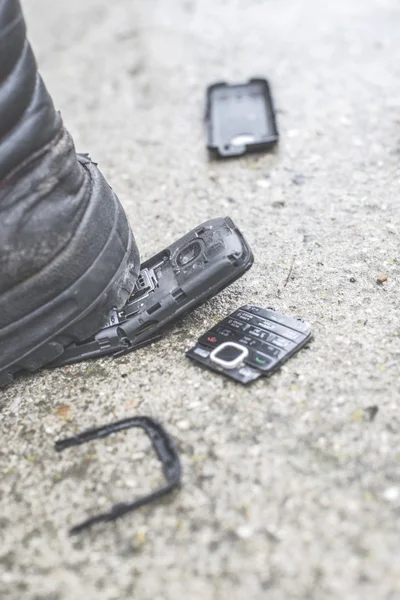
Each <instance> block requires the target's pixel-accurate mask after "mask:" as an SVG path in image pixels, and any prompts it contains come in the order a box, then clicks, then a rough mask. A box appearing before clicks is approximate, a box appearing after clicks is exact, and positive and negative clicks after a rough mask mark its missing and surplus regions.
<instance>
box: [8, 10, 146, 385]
mask: <svg viewBox="0 0 400 600" xmlns="http://www.w3.org/2000/svg"><path fill="white" fill-rule="evenodd" d="M139 267H140V263H139V255H138V252H137V247H136V245H135V242H134V239H133V236H132V232H131V230H130V227H129V223H128V221H127V219H126V215H125V213H124V211H123V209H122V207H121V205H120V203H119V201H118V198H117V197H116V195H115V193H114V192H113V191H112V189H111V188H110V186H109V185H108V184H107V182H106V180H105V179H104V177H103V176H102V174H101V173H100V171H99V169H98V168H97V165H96V164H95V163H93V162H92V161H91V160H90V158H89V157H88V155H77V154H76V153H75V148H74V144H73V141H72V139H71V136H70V135H69V133H68V132H67V131H66V129H65V128H64V125H63V122H62V119H61V116H60V114H59V113H58V112H56V111H55V109H54V106H53V103H52V100H51V97H50V96H49V94H48V92H47V90H46V88H45V86H44V84H43V81H42V79H41V78H40V76H39V74H38V72H37V67H36V62H35V58H34V55H33V52H32V49H31V47H30V45H29V43H28V41H27V39H26V28H25V22H24V19H23V16H22V13H21V6H20V3H19V1H18V0H0V385H1V382H2V381H5V382H6V383H7V382H8V381H9V380H11V378H12V376H13V373H15V372H17V371H18V370H23V369H26V368H28V369H30V370H33V369H34V368H37V367H38V366H40V365H42V364H45V363H46V362H49V361H50V359H51V358H52V357H55V356H58V355H59V353H60V352H61V351H62V346H63V345H64V346H65V344H67V343H68V340H72V339H74V340H76V339H79V337H80V336H83V338H84V337H85V336H87V335H88V334H89V335H91V334H93V333H95V332H96V331H97V330H98V329H99V328H100V326H101V325H102V324H103V323H104V322H105V321H106V318H107V314H108V311H109V310H110V309H111V308H112V307H113V306H118V307H121V306H123V304H124V302H125V301H126V299H127V298H128V297H129V294H130V293H131V291H132V289H133V286H134V283H135V280H136V277H137V274H138V271H139Z"/></svg>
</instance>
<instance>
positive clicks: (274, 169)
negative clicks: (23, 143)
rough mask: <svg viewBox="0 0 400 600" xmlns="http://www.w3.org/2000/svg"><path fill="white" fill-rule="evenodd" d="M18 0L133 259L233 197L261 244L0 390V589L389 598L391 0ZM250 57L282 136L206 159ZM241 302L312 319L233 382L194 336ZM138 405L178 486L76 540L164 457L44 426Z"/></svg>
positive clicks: (152, 475) (394, 208)
mask: <svg viewBox="0 0 400 600" xmlns="http://www.w3.org/2000/svg"><path fill="white" fill-rule="evenodd" d="M23 5H24V8H25V12H26V16H27V20H28V24H29V31H30V38H31V40H32V43H33V46H34V49H35V51H36V53H37V57H38V60H39V64H40V69H41V72H42V74H43V76H44V79H45V81H46V83H47V85H48V87H49V89H50V91H51V92H52V94H53V96H54V100H55V103H56V105H57V106H58V108H59V109H60V110H61V111H62V114H63V117H64V120H65V122H66V123H67V125H68V126H69V128H70V130H71V132H72V134H73V135H74V137H75V141H76V145H77V149H78V150H79V151H90V153H91V155H92V157H93V158H94V159H96V160H98V161H99V163H100V166H101V168H102V170H103V172H104V173H105V174H106V176H107V177H108V179H109V181H110V183H112V185H113V187H114V189H115V190H116V191H117V192H118V194H119V196H120V198H121V200H122V202H123V204H124V206H125V208H126V210H127V212H128V214H129V218H130V220H131V222H132V225H133V228H134V231H135V233H136V236H137V240H138V243H139V246H140V248H141V251H142V256H143V257H148V256H150V255H151V254H153V253H154V252H155V251H158V250H160V249H162V248H163V247H164V246H165V245H167V244H168V243H169V242H171V241H173V240H174V239H175V238H177V237H178V236H179V235H181V234H183V233H185V232H186V231H187V230H188V229H189V228H192V227H193V226H195V225H197V224H198V223H200V222H201V221H202V220H205V219H207V218H211V217H214V216H220V215H221V216H223V215H227V214H229V215H230V216H231V217H232V218H233V219H234V220H235V221H236V223H237V224H238V225H239V226H240V227H241V229H242V230H243V231H244V232H245V234H246V236H247V237H248V239H249V241H250V243H251V245H252V247H253V250H254V253H255V256H256V263H255V265H254V267H253V269H252V270H251V271H250V272H249V273H248V274H247V275H246V276H245V277H244V278H243V279H241V280H239V281H238V282H237V283H235V284H234V285H233V286H232V287H231V288H230V289H228V290H227V291H225V292H223V293H222V294H221V295H220V296H218V297H217V298H215V299H214V300H213V301H211V302H209V303H208V304H207V305H206V306H204V307H203V308H201V309H199V310H197V311H196V312H195V313H193V314H192V315H191V316H189V317H187V318H186V319H185V320H184V321H182V322H181V323H180V324H179V325H178V326H176V327H175V328H174V329H173V330H172V331H171V332H170V333H169V334H168V335H166V337H165V338H164V339H163V340H162V341H161V342H159V343H158V344H157V345H154V346H153V347H149V348H146V349H143V350H140V351H138V352H136V353H135V354H132V355H129V356H127V357H124V358H122V359H121V360H119V361H112V360H108V359H104V360H101V361H97V362H87V363H82V364H79V365H75V366H70V367H65V368H62V369H58V370H54V371H45V370H43V371H42V372H40V373H39V374H37V375H35V376H29V377H25V378H23V379H20V380H19V381H18V382H16V383H15V384H14V385H13V386H11V387H9V388H8V389H7V390H5V391H2V392H1V397H0V411H1V421H0V423H1V436H2V437H1V439H2V445H1V451H0V473H1V485H0V494H1V503H2V504H1V517H0V519H1V531H0V541H1V544H0V597H1V598H2V600H5V599H9V598H10V599H13V600H14V599H16V600H17V599H18V600H20V599H24V600H25V599H27V600H33V599H35V600H39V599H40V600H61V599H62V600H78V599H79V600H80V599H81V598H86V599H87V600H92V599H99V600H120V599H125V598H135V599H137V600H180V599H184V598H185V599H190V600H200V599H201V600H227V599H230V600H243V599H245V598H248V599H251V600H261V599H264V598H268V599H271V600H287V599H304V600H311V599H324V600H331V599H332V600H333V599H335V600H336V599H341V600H342V599H346V600H358V599H363V600H365V599H367V600H368V599H379V600H399V599H400V436H399V427H400V411H399V407H400V400H399V399H400V377H399V376H400V321H399V309H400V293H399V289H400V288H399V286H400V272H399V261H400V253H399V247H400V243H399V235H400V214H399V213H400V211H399V183H400V168H399V165H400V36H399V31H400V5H399V3H398V1H397V0H352V1H351V2H349V1H348V0H336V1H335V2H321V0H303V2H296V1H295V0H280V1H279V2H278V0H201V1H200V0H198V1H197V2H195V1H191V0H163V1H161V0H113V2H110V1H107V0H85V1H84V2H82V1H81V0H69V2H62V3H61V2H52V1H51V0H36V1H35V2H28V1H27V0H26V1H25V2H23ZM253 75H264V76H267V77H268V78H269V79H270V80H271V83H272V86H273V92H274V96H275V101H276V105H277V108H278V120H279V127H280V132H281V140H282V141H281V144H280V148H279V151H277V152H276V153H274V154H269V155H268V154H263V155H259V156H251V157H248V158H247V157H246V158H242V159H240V160H233V161H228V162H218V163H217V162H212V161H209V160H208V157H207V153H206V150H205V135H204V130H203V123H202V117H203V110H204V90H205V87H206V86H207V85H208V84H209V83H212V82H214V81H218V80H221V79H226V80H229V81H242V80H245V79H247V78H248V77H249V76H253ZM291 269H292V270H291ZM290 270H291V276H290V277H289V279H287V278H288V274H289V272H290ZM381 275H386V276H387V281H386V282H385V283H383V284H382V285H379V284H378V283H377V282H376V279H377V278H378V277H379V276H381ZM286 281H287V285H285V282H286ZM248 301H250V302H254V303H259V304H262V305H266V306H268V305H272V306H275V307H276V308H277V309H279V310H281V311H283V312H285V313H288V314H296V315H301V316H303V317H304V318H305V319H307V320H308V321H309V322H310V323H311V325H312V328H313V331H314V334H315V341H314V342H313V344H312V345H311V346H310V348H309V349H308V350H304V351H302V352H301V353H300V354H299V355H298V356H297V357H296V358H294V359H293V360H291V361H290V362H289V363H287V365H286V366H285V367H284V368H283V369H282V370H281V372H280V373H279V374H277V375H275V376H274V377H273V378H272V379H270V380H268V381H267V380H265V381H260V382H257V383H256V384H255V385H254V386H253V387H250V388H248V389H247V388H246V389H245V388H243V387H239V385H235V384H234V383H231V382H230V381H225V380H223V379H222V378H220V377H218V376H216V375H214V374H211V373H209V372H205V371H203V370H201V369H199V368H197V367H196V366H195V365H193V364H192V363H191V362H189V361H188V360H187V359H186V358H184V355H183V352H184V350H185V349H186V348H187V347H188V346H189V345H190V344H191V343H192V342H194V341H195V339H196V337H197V336H198V335H199V334H200V333H201V332H202V331H203V330H204V329H205V328H206V327H209V326H210V325H211V324H212V323H214V322H215V321H216V320H217V319H220V318H222V317H223V316H224V315H226V314H227V313H228V311H231V310H233V309H235V308H236V307H238V306H239V305H241V304H243V303H245V302H248ZM373 406H376V407H378V409H379V410H378V412H377V414H376V416H375V417H374V418H373V420H371V418H370V417H371V415H372V411H371V410H368V408H369V407H373ZM139 414H148V415H152V416H154V417H157V418H158V419H160V420H162V421H163V423H164V424H165V425H166V426H167V427H168V429H169V431H170V432H171V434H172V435H173V436H174V438H175V440H176V443H177V445H178V447H179V449H180V452H181V456H182V462H183V467H184V486H183V489H182V491H181V492H180V493H179V494H178V495H176V497H175V498H173V499H171V500H170V501H168V502H164V503H162V504H161V505H159V506H156V507H149V508H144V509H142V510H140V511H139V512H138V513H136V514H133V515H130V516H127V517H125V518H124V519H122V520H120V521H119V522H118V523H116V524H109V525H101V526H98V527H96V528H95V529H93V530H92V531H91V532H89V533H86V534H82V535H81V536H79V537H74V538H70V537H68V533H67V532H68V527H69V526H70V525H72V524H74V523H76V522H79V521H80V520H81V519H82V518H84V517H85V516H87V515H89V514H92V513H93V512H95V511H96V510H98V509H101V508H106V507H108V505H110V504H111V503H112V502H115V501H120V500H124V499H131V498H134V497H135V496H137V495H138V494H140V493H142V492H143V491H144V490H145V489H150V488H151V487H154V486H156V485H157V484H158V483H160V481H161V475H160V472H159V468H158V464H157V461H156V459H155V458H154V457H152V456H151V454H150V453H149V444H148V442H147V440H146V438H145V436H144V435H143V434H141V433H139V432H137V431H131V432H126V433H125V434H120V435H118V436H115V437H113V438H109V439H108V440H106V441H104V442H98V443H92V444H90V445H88V446H84V447H82V448H77V449H74V450H69V451H66V452H65V453H63V454H61V455H58V454H56V453H55V451H54V446H53V444H54V440H55V439H57V438H59V437H64V436H67V435H69V434H71V433H74V432H78V431H80V430H82V429H83V428H86V427H90V426H94V425H100V424H103V423H106V422H109V421H112V420H114V419H118V418H124V417H128V416H131V415H139ZM144 459H145V460H144Z"/></svg>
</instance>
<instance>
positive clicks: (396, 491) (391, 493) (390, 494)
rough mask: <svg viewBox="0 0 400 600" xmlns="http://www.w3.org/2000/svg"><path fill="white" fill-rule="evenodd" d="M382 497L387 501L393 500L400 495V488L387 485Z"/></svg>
mask: <svg viewBox="0 0 400 600" xmlns="http://www.w3.org/2000/svg"><path fill="white" fill-rule="evenodd" d="M383 495H384V497H385V498H386V500H389V502H395V501H396V500H397V499H398V498H399V497H400V488H398V487H388V488H386V490H385V491H384V492H383Z"/></svg>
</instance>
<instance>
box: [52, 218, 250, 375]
mask: <svg viewBox="0 0 400 600" xmlns="http://www.w3.org/2000/svg"><path fill="white" fill-rule="evenodd" d="M252 264H253V254H252V252H251V249H250V247H249V245H248V243H247V242H246V240H245V238H244V237H243V235H242V233H241V232H240V231H239V229H238V228H237V227H236V226H235V225H234V223H233V222H232V220H231V219H230V218H229V217H226V218H217V219H211V220H210V221H206V222H205V223H203V224H202V225H199V226H198V227H196V228H195V229H193V230H192V231H190V232H189V233H187V234H186V235H184V236H183V237H182V238H181V239H179V240H178V241H176V242H174V243H173V244H171V245H170V246H169V247H168V248H166V249H165V250H163V251H162V252H160V253H159V254H157V255H156V256H154V257H153V258H151V259H150V260H148V261H146V262H145V263H144V264H143V265H142V267H141V271H140V273H139V277H138V280H137V283H136V286H135V289H134V291H133V293H132V295H131V297H130V298H129V300H128V302H127V303H126V305H125V306H124V307H123V308H122V309H121V310H116V309H114V310H112V311H111V313H110V315H109V319H108V322H107V323H106V325H105V326H104V327H103V328H102V329H101V330H100V331H99V332H98V333H97V334H96V335H94V336H93V337H91V338H89V339H88V340H85V341H84V342H79V343H73V344H70V345H69V346H67V347H66V348H65V350H64V353H63V354H62V355H61V356H60V357H59V358H57V360H56V361H54V362H53V363H52V366H60V365H64V364H69V363H73V362H77V361H80V360H84V359H87V358H94V357H98V356H104V355H114V356H116V355H120V354H124V353H125V352H128V351H130V350H133V349H135V348H138V347H139V346H143V345H145V344H147V343H149V342H152V341H154V340H155V339H158V338H159V337H160V336H161V330H162V329H163V328H164V327H165V326H166V325H169V324H171V323H173V322H175V321H176V320H178V319H179V318H180V317H182V316H183V315H184V314H186V313H188V312H190V311H191V310H193V309H194V308H195V307H197V306H199V305H200V304H202V303H203V302H205V301H206V300H208V299H209V298H211V297H212V296H215V294H218V292H220V291H221V290H222V289H223V288H225V287H226V286H228V285H230V284H231V283H232V282H233V281H235V280H236V279H238V277H240V276H241V275H243V273H245V272H246V271H247V270H248V269H249V268H250V267H251V265H252Z"/></svg>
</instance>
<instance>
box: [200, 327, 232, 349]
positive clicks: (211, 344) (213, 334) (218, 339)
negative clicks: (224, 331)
mask: <svg viewBox="0 0 400 600" xmlns="http://www.w3.org/2000/svg"><path fill="white" fill-rule="evenodd" d="M223 342H226V336H222V335H220V334H219V333H217V331H216V330H213V329H211V331H208V332H207V333H205V334H204V335H202V336H201V337H200V338H199V344H201V345H202V346H208V348H216V347H217V346H219V345H220V344H222V343H223Z"/></svg>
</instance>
